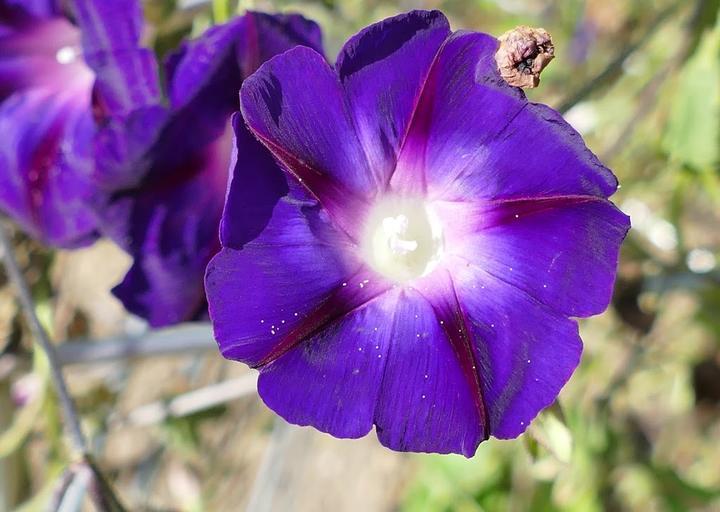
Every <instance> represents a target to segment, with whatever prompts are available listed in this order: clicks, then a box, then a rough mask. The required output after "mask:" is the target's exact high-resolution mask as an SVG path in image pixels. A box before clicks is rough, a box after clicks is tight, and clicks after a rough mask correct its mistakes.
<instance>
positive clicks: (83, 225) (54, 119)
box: [0, 89, 97, 247]
mask: <svg viewBox="0 0 720 512" xmlns="http://www.w3.org/2000/svg"><path fill="white" fill-rule="evenodd" d="M0 133H2V134H3V137H4V139H3V144H1V145H0V169H2V172H0V209H2V210H4V211H5V212H7V213H8V214H9V215H11V216H12V217H13V218H14V219H16V220H17V221H18V222H19V223H20V225H21V226H22V227H23V229H25V230H26V231H27V232H28V233H30V234H31V235H33V236H34V237H36V238H38V239H40V240H43V241H45V242H46V243H49V244H52V245H57V246H61V247H77V246H80V245H86V244H87V243H90V242H91V241H92V240H94V239H95V238H96V236H97V233H96V229H95V226H96V219H95V215H94V214H93V212H92V210H91V209H90V203H91V202H92V201H93V200H95V197H94V196H95V194H96V190H95V188H94V187H93V186H92V184H91V181H90V179H89V173H90V169H91V167H92V166H91V159H90V155H89V154H88V153H89V152H88V146H89V142H90V140H91V137H92V119H91V118H90V115H89V112H88V110H87V104H85V103H84V102H83V101H82V98H78V97H77V96H76V95H73V94H66V95H62V94H53V93H52V92H51V91H48V90H45V89H37V90H31V91H28V92H25V93H17V94H15V95H13V96H11V97H10V98H8V99H6V100H5V101H4V102H3V103H2V104H1V105H0Z"/></svg>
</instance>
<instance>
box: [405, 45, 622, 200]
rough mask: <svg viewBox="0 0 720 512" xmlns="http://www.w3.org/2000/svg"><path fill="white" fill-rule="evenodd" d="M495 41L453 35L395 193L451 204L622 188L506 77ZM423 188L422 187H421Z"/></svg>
mask: <svg viewBox="0 0 720 512" xmlns="http://www.w3.org/2000/svg"><path fill="white" fill-rule="evenodd" d="M496 49H497V40H496V39H495V38H493V37H491V36H488V35H485V34H479V33H463V32H457V33H455V34H454V35H453V36H452V37H451V38H450V39H448V41H447V42H446V44H445V45H444V46H443V48H442V49H441V51H440V53H439V55H438V57H437V59H436V62H435V64H434V66H433V69H432V72H431V74H430V77H429V78H428V81H427V84H426V86H425V88H424V91H423V95H422V98H421V100H420V105H419V107H418V111H417V112H416V115H415V118H414V121H413V124H412V126H411V128H410V132H409V134H408V137H407V140H406V142H405V145H404V147H403V150H402V154H401V156H400V160H399V162H398V167H397V170H396V173H395V175H394V176H393V178H392V182H391V184H392V186H393V188H395V189H398V190H404V191H415V192H418V190H415V189H417V187H418V186H419V187H420V188H421V190H420V192H422V191H425V190H427V193H428V194H429V196H430V197H432V198H435V199H445V200H475V199H477V198H486V199H497V198H527V197H541V196H557V195H593V196H599V197H608V196H609V195H611V194H612V193H613V192H614V191H615V189H616V188H617V181H616V179H615V177H614V176H613V175H612V173H611V172H610V171H609V170H608V169H607V168H606V167H604V166H603V165H602V164H601V163H600V162H599V161H598V159H597V158H596V157H595V155H593V154H592V153H591V152H590V151H589V150H588V149H587V148H586V147H585V144H584V143H583V140H582V138H581V137H580V135H578V134H577V132H575V130H573V129H572V127H570V125H568V124H567V123H566V122H565V121H563V119H562V117H561V116H560V115H559V114H557V113H556V112H554V111H553V110H552V109H550V108H549V107H545V106H543V105H536V104H533V103H530V102H528V101H527V99H526V98H525V95H524V94H523V93H522V92H521V91H520V90H519V89H516V88H512V87H510V86H508V85H506V84H505V83H504V82H503V81H502V79H501V78H500V75H499V72H498V71H497V66H496V64H495V60H494V54H495V51H496ZM418 184H420V185H418Z"/></svg>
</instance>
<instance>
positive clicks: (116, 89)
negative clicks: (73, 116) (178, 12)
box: [77, 0, 321, 326]
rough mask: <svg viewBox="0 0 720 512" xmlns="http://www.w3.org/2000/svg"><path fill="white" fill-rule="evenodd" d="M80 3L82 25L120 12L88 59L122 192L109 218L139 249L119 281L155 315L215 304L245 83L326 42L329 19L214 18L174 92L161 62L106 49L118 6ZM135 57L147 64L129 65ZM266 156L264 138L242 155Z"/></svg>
mask: <svg viewBox="0 0 720 512" xmlns="http://www.w3.org/2000/svg"><path fill="white" fill-rule="evenodd" d="M77 4H78V15H79V20H80V24H81V26H85V25H90V26H94V27H97V24H95V23H94V20H95V19H97V18H104V19H106V20H108V21H107V23H106V24H103V25H102V27H103V28H102V30H98V31H97V32H93V31H91V30H87V31H85V34H86V35H87V37H86V38H85V40H84V46H85V49H86V54H93V55H100V56H102V58H101V57H98V58H95V59H88V60H89V62H90V64H91V66H92V67H93V69H94V70H95V72H96V74H97V76H98V84H97V86H96V88H97V89H96V92H97V97H98V102H99V104H100V107H99V110H100V117H101V124H102V129H101V130H100V132H99V135H98V137H97V140H96V153H97V160H98V170H97V179H98V181H99V182H101V183H102V184H103V186H104V187H105V188H106V189H109V190H113V191H114V193H113V194H112V196H111V198H110V200H109V201H108V203H107V204H104V205H102V207H101V208H100V210H101V212H102V213H101V215H102V219H101V227H102V230H103V232H104V233H105V234H107V235H109V236H110V237H111V238H113V239H114V240H115V241H116V242H117V243H118V244H119V245H120V246H121V247H123V248H124V249H125V250H126V251H127V252H128V253H129V254H130V255H131V256H132V257H133V260H134V262H133V265H132V267H131V268H130V270H129V272H128V273H127V275H126V276H125V278H124V280H123V281H122V283H120V284H119V285H118V286H117V287H116V288H115V289H114V290H113V292H114V294H115V295H116V296H117V297H118V298H120V299H121V301H122V302H123V304H124V305H125V307H126V308H127V309H128V310H130V311H131V312H133V313H135V314H137V315H139V316H141V317H143V318H146V319H147V320H148V321H149V323H150V324H151V325H153V326H163V325H170V324H174V323H177V322H182V321H186V320H192V319H195V318H197V317H202V316H203V315H207V303H206V300H205V293H204V287H203V276H204V273H205V267H206V266H207V263H208V261H209V260H210V258H211V257H212V256H213V255H214V254H215V253H216V252H217V251H218V250H219V249H220V244H219V241H218V237H217V231H218V225H219V222H220V216H221V214H222V211H223V204H224V201H225V194H226V188H227V181H228V167H229V164H230V158H231V154H232V153H233V136H232V127H231V123H230V118H231V115H232V114H233V112H235V111H237V110H238V107H239V100H238V91H239V89H240V86H241V84H242V82H243V80H244V79H245V77H247V76H248V75H250V74H251V73H252V72H254V71H255V70H256V69H257V68H258V66H260V64H262V63H263V62H265V61H266V60H267V59H268V58H269V57H271V56H273V55H276V54H278V53H281V52H283V51H285V50H287V49H289V48H292V47H294V46H296V45H298V44H303V45H308V46H311V47H313V48H315V49H318V50H320V49H321V41H320V39H321V35H320V29H319V27H318V26H317V25H316V24H315V23H313V22H311V21H308V20H306V19H305V18H303V17H301V16H297V15H267V14H261V13H255V12H249V13H247V14H246V15H244V16H242V17H239V18H236V19H234V20H232V21H230V22H229V23H226V24H224V25H221V26H216V27H213V28H211V29H209V30H208V31H207V32H206V33H205V34H203V35H202V36H201V37H200V38H198V39H196V40H193V41H190V42H187V43H185V44H183V45H182V46H181V48H179V49H178V50H177V51H176V52H175V53H174V54H172V55H171V56H170V57H169V58H168V60H167V62H165V64H164V71H165V80H166V83H167V87H166V91H165V94H164V95H163V94H162V91H161V88H160V86H159V79H158V73H157V67H158V66H157V64H156V63H155V62H154V61H153V62H147V61H144V60H138V59H137V58H126V55H125V54H123V53H117V52H116V53H110V54H109V55H108V54H107V52H105V51H104V50H105V45H106V42H107V41H109V40H113V39H114V37H115V35H114V34H113V32H122V27H120V28H118V27H117V25H116V24H115V23H114V22H111V21H110V20H114V19H116V18H117V17H114V16H112V13H111V10H112V7H107V6H106V5H104V4H102V3H101V2H96V1H95V0H77ZM139 24H140V19H138V20H137V22H136V25H139ZM136 57H137V56H136ZM129 67H132V68H134V69H136V70H137V72H136V73H134V74H132V75H131V76H130V77H127V76H126V75H125V74H124V73H121V72H120V70H123V69H127V68H129ZM127 78H130V79H131V81H129V82H128V81H127V80H126V79H127ZM163 96H166V97H167V99H166V100H165V98H164V97H163ZM258 158H260V159H269V158H270V156H269V155H268V154H267V150H266V149H265V148H264V147H263V146H262V145H260V144H258V143H255V144H253V145H251V146H246V147H243V148H241V150H240V151H239V152H238V154H237V160H238V166H251V165H252V162H253V161H254V160H255V159H258Z"/></svg>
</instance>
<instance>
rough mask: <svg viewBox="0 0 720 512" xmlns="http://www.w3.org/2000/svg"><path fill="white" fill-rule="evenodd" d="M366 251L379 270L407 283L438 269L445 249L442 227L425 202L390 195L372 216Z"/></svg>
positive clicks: (364, 242) (367, 224) (363, 244)
mask: <svg viewBox="0 0 720 512" xmlns="http://www.w3.org/2000/svg"><path fill="white" fill-rule="evenodd" d="M362 250H363V256H364V257H365V260H366V261H367V262H368V263H369V264H370V266H371V267H372V268H373V269H374V270H375V271H377V272H378V273H380V274H382V275H383V276H385V277H387V278H389V279H391V280H393V281H397V282H400V283H404V282H407V281H410V280H412V279H415V278H418V277H422V276H425V275H427V274H429V273H430V272H432V270H433V269H434V268H435V266H436V265H437V263H438V261H439V260H440V257H441V255H442V250H443V236H442V226H441V225H440V222H439V220H438V219H437V217H436V216H435V215H434V214H433V213H432V211H431V210H430V209H429V208H428V207H427V206H426V205H425V203H424V202H423V201H421V200H416V199H406V198H386V199H383V200H382V201H380V202H379V203H378V204H376V205H375V207H374V208H373V209H372V210H371V212H370V215H369V216H368V219H367V222H366V226H365V235H364V237H363V243H362Z"/></svg>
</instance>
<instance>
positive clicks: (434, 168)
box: [206, 11, 629, 456]
mask: <svg viewBox="0 0 720 512" xmlns="http://www.w3.org/2000/svg"><path fill="white" fill-rule="evenodd" d="M497 44H498V43H497V40H496V39H495V38H493V37H491V36H488V35H486V34H481V33H473V32H455V33H451V31H450V28H449V26H448V22H447V20H446V19H445V17H444V16H443V15H442V14H441V13H439V12H424V11H416V12H411V13H408V14H403V15H400V16H397V17H394V18H391V19H388V20H385V21H383V22H380V23H377V24H375V25H372V26H370V27H368V28H366V29H365V30H363V31H362V32H360V33H359V34H358V35H356V36H355V37H353V38H351V39H350V40H349V41H348V42H347V44H346V45H345V46H344V48H343V49H342V51H341V52H340V55H339V57H338V60H337V64H336V66H335V68H334V69H333V68H331V67H329V66H328V65H327V64H326V62H325V61H324V59H323V58H322V56H320V55H319V54H317V53H316V52H314V51H313V50H310V49H307V48H296V49H293V50H290V51H288V52H286V53H284V54H282V55H280V56H278V57H275V58H273V59H271V60H270V61H269V62H267V63H266V64H265V65H263V66H261V67H260V69H259V70H258V71H257V73H255V74H254V75H253V76H252V77H250V78H248V79H247V80H246V81H245V83H244V84H243V87H242V92H241V105H242V112H243V114H244V117H245V120H246V122H247V124H248V126H249V127H250V129H251V130H252V133H253V134H254V135H255V136H256V137H257V138H258V139H259V140H260V141H261V142H262V143H263V144H264V145H265V146H266V147H267V148H268V149H270V151H271V152H272V153H273V155H274V156H275V158H276V159H277V160H278V161H279V162H280V163H281V164H282V166H283V167H284V168H285V170H286V172H285V173H284V174H281V173H280V172H277V171H275V170H274V169H273V167H272V166H271V165H270V163H269V162H266V167H267V168H266V169H265V172H264V173H262V172H261V170H260V169H259V167H260V164H258V166H257V168H256V169H254V170H253V172H249V171H248V169H241V168H236V169H235V173H234V176H233V181H232V184H231V189H230V192H229V195H228V200H227V206H226V211H225V213H224V216H223V221H222V229H221V239H222V244H223V249H222V251H221V252H220V253H219V254H218V255H217V256H215V257H214V258H213V260H212V261H211V263H210V265H209V266H208V270H207V275H206V287H207V293H208V300H209V303H210V315H211V318H212V320H213V323H214V328H215V334H216V337H217V340H218V342H219V345H220V348H221V350H222V353H223V355H224V356H225V357H227V358H230V359H235V360H239V361H243V362H245V363H247V364H249V365H251V366H253V367H255V368H258V369H259V370H260V377H259V383H258V389H259V392H260V395H261V396H262V398H263V400H264V401H265V402H266V403H267V404H268V406H270V407H271V408H272V409H274V410H275V411H277V412H278V413H279V414H280V415H282V416H283V417H284V418H285V419H287V420H288V421H290V422H292V423H296V424H300V425H313V426H314V427H316V428H318V429H320V430H322V431H324V432H328V433H330V434H332V435H335V436H338V437H360V436H363V435H365V434H367V433H368V432H369V431H370V429H371V428H372V426H373V424H374V425H375V427H376V430H377V434H378V437H379V438H380V441H381V442H382V443H383V444H385V445H386V446H388V447H390V448H393V449H396V450H412V451H425V452H442V453H447V452H456V453H463V454H465V455H466V456H471V455H472V454H473V453H474V452H475V450H476V448H477V446H478V444H479V443H480V442H481V441H482V440H484V439H487V438H488V436H490V435H493V436H496V437H499V438H511V437H515V436H517V435H519V434H520V433H522V432H523V431H524V430H525V429H526V428H527V426H528V424H529V423H530V421H531V420H532V419H533V418H534V417H535V416H536V415H537V413H538V411H540V410H541V409H542V408H544V407H546V406H547V405H549V404H550V403H552V401H553V400H554V399H555V397H556V396H557V394H558V392H559V391H560V388H561V387H562V386H563V384H564V383H565V382H566V381H567V379H568V378H569V377H570V374H571V373H572V371H573V369H574V368H575V367H576V366H577V364H578V361H579V358H580V353H581V350H582V346H581V341H580V338H579V336H578V328H577V323H576V322H575V321H574V320H571V319H570V318H569V317H583V316H589V315H593V314H596V313H600V312H601V311H603V310H604V309H605V307H606V306H607V304H608V301H609V298H610V294H611V289H612V285H613V279H614V276H615V270H616V264H617V259H618V249H619V246H620V243H621V241H622V239H623V237H624V235H625V233H626V231H627V229H628V227H629V222H628V218H627V217H626V216H625V215H623V214H622V213H621V212H620V211H619V210H618V209H617V208H616V207H615V206H614V205H613V204H612V203H610V202H609V201H608V200H607V197H608V196H610V195H611V194H612V193H613V192H614V191H615V189H616V188H617V182H616V179H615V177H614V176H613V175H612V173H611V172H610V171H609V170H608V169H607V168H605V167H604V166H603V165H602V164H601V163H600V162H599V161H598V160H597V158H596V157H595V156H594V155H593V154H592V153H591V152H590V151H589V150H588V149H587V148H586V147H585V145H584V144H583V141H582V139H581V138H580V136H579V135H578V134H577V133H576V132H575V131H574V130H573V129H572V128H571V127H570V126H569V125H568V124H567V123H566V122H565V121H563V119H562V118H561V117H560V116H559V115H558V114H557V113H556V112H555V111H553V110H552V109H550V108H548V107H546V106H543V105H538V104H533V103H530V102H528V100H527V99H526V98H525V96H524V94H523V93H522V92H521V91H520V90H519V89H515V88H512V87H510V86H508V85H506V84H505V83H504V82H503V81H502V79H501V78H500V76H499V73H498V71H497V69H496V64H495V60H494V54H495V51H496V49H497ZM238 124H239V123H236V128H238V130H237V135H238V146H239V147H242V146H243V145H245V144H251V143H252V141H249V140H247V137H246V135H245V133H244V131H243V130H242V129H239V128H240V127H239V126H237V125H238ZM248 198H251V199H252V200H251V201H248Z"/></svg>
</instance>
